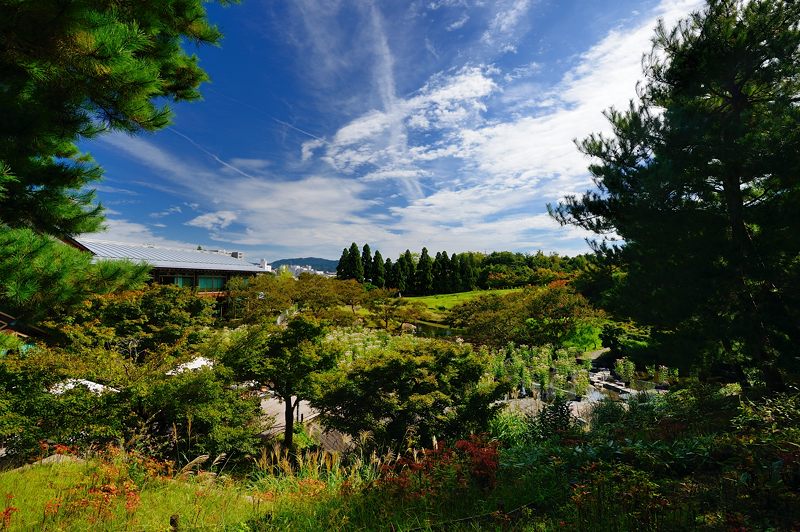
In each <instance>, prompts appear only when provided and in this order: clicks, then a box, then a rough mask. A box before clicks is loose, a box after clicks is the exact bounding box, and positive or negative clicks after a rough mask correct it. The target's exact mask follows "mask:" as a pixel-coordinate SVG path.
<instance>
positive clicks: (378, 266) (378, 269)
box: [370, 249, 386, 288]
mask: <svg viewBox="0 0 800 532" xmlns="http://www.w3.org/2000/svg"><path fill="white" fill-rule="evenodd" d="M370 271H371V273H372V284H374V285H375V286H377V287H378V288H383V287H385V286H386V270H385V269H384V265H383V257H382V256H381V252H380V251H378V250H377V249H376V250H375V256H374V257H373V258H372V269H371V270H370Z"/></svg>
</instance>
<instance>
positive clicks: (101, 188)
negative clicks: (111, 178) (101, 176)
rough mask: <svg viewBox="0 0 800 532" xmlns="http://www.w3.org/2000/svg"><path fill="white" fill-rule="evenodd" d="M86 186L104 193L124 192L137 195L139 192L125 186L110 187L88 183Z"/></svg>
mask: <svg viewBox="0 0 800 532" xmlns="http://www.w3.org/2000/svg"><path fill="white" fill-rule="evenodd" d="M88 188H90V189H94V190H96V191H98V192H105V193H106V194H125V195H128V196H138V195H139V193H138V192H135V191H133V190H129V189H127V188H119V187H112V186H109V185H94V184H93V185H90V186H89V187H88Z"/></svg>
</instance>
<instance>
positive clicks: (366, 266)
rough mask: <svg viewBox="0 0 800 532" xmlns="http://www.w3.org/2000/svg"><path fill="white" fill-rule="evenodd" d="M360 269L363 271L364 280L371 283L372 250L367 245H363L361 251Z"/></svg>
mask: <svg viewBox="0 0 800 532" xmlns="http://www.w3.org/2000/svg"><path fill="white" fill-rule="evenodd" d="M361 268H362V269H363V270H364V280H365V281H367V282H372V250H370V249H369V244H364V248H363V250H362V251H361Z"/></svg>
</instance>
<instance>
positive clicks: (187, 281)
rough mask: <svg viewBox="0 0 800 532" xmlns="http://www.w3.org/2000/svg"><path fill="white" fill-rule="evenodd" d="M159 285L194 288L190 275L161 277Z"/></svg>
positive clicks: (192, 278)
mask: <svg viewBox="0 0 800 532" xmlns="http://www.w3.org/2000/svg"><path fill="white" fill-rule="evenodd" d="M161 284H174V285H175V286H182V287H184V288H192V287H193V286H194V277H192V276H190V275H162V276H161Z"/></svg>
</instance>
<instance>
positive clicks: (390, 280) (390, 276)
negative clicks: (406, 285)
mask: <svg viewBox="0 0 800 532" xmlns="http://www.w3.org/2000/svg"><path fill="white" fill-rule="evenodd" d="M383 271H384V275H386V288H398V287H399V286H400V285H399V284H398V279H397V266H396V265H395V264H393V263H392V259H386V262H385V263H384V264H383Z"/></svg>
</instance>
